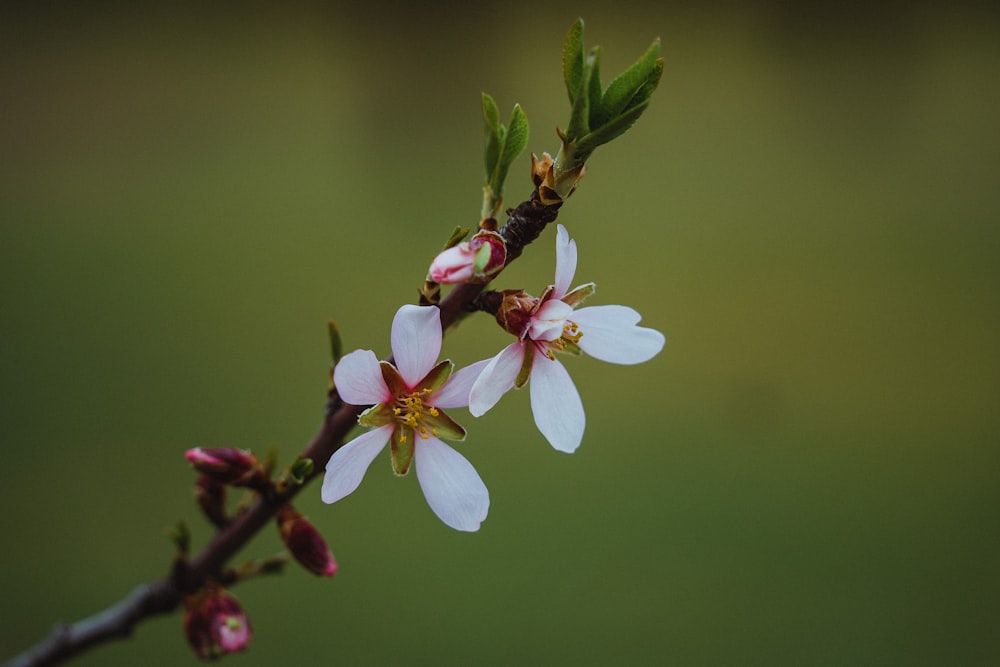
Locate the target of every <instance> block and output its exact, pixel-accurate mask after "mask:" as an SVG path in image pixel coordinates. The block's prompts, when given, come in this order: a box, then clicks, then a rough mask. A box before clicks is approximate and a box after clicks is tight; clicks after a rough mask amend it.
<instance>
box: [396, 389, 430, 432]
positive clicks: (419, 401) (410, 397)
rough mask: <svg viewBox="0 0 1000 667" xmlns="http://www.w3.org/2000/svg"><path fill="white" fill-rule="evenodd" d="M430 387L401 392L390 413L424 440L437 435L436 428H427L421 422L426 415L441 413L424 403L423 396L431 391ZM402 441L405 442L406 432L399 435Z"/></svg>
mask: <svg viewBox="0 0 1000 667" xmlns="http://www.w3.org/2000/svg"><path fill="white" fill-rule="evenodd" d="M431 391H433V390H431V389H421V390H419V391H415V392H413V393H410V394H403V395H402V396H397V397H396V407H394V408H393V409H392V414H394V415H396V421H398V422H399V423H400V424H402V425H403V426H408V427H409V428H412V429H413V432H414V433H416V434H417V435H419V436H420V437H421V438H423V439H424V440H426V439H427V438H429V437H431V436H432V435H435V436H436V435H437V429H435V428H433V427H432V428H427V426H425V425H424V424H423V421H424V419H426V417H427V416H431V417H437V416H438V415H439V414H441V413H440V412H439V411H438V409H437V408H435V407H434V406H433V405H426V404H425V403H424V397H425V396H426V395H427V394H429V393H431ZM399 439H400V440H401V441H402V442H406V433H405V432H404V433H402V434H401V435H400V437H399Z"/></svg>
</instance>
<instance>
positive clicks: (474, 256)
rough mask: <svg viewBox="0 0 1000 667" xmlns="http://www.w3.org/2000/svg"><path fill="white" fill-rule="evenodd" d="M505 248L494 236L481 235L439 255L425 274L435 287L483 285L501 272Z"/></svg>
mask: <svg viewBox="0 0 1000 667" xmlns="http://www.w3.org/2000/svg"><path fill="white" fill-rule="evenodd" d="M506 259H507V248H506V246H505V245H504V242H503V239H501V238H500V235H499V234H497V233H496V232H490V231H481V232H479V233H478V234H476V235H475V236H473V237H472V238H471V239H469V240H468V241H466V242H464V243H459V244H458V245H456V246H453V247H451V248H448V249H447V250H443V251H441V252H440V253H439V254H438V256H437V257H435V258H434V261H433V262H431V268H430V269H429V271H428V273H429V275H430V277H431V280H433V281H434V282H436V283H441V284H442V285H451V284H454V283H464V282H467V281H470V280H474V281H475V282H482V283H486V282H489V280H490V278H491V277H492V276H494V275H496V273H497V272H499V271H500V269H502V268H503V266H504V262H505V261H506Z"/></svg>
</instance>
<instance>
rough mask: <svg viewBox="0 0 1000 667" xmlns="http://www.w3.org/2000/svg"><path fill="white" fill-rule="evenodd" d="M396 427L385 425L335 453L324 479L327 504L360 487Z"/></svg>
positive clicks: (323, 495) (323, 492)
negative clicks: (369, 467)
mask: <svg viewBox="0 0 1000 667" xmlns="http://www.w3.org/2000/svg"><path fill="white" fill-rule="evenodd" d="M395 428H396V425H395V424H386V425H385V426H380V427H379V428H377V429H375V430H374V431H368V432H367V433H362V434H361V435H359V436H358V437H356V438H355V439H354V440H351V441H350V442H349V443H347V444H346V445H344V446H343V447H341V448H340V449H338V450H337V451H335V452H334V453H333V456H331V457H330V460H329V461H328V462H327V464H326V476H325V477H324V478H323V490H322V493H321V495H322V498H323V502H324V503H335V502H337V501H338V500H340V499H341V498H343V497H344V496H346V495H349V494H351V493H353V492H354V490H355V489H356V488H358V485H359V484H361V480H362V479H364V477H365V472H367V471H368V466H370V465H371V463H372V461H374V460H375V457H376V456H378V453H379V452H381V451H382V449H383V448H384V447H385V443H387V442H389V437H390V436H391V435H392V432H393V430H394V429H395Z"/></svg>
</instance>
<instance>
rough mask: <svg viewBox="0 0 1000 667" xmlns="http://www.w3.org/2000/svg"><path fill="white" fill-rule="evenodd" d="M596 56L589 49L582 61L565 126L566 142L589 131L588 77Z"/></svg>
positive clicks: (592, 70)
mask: <svg viewBox="0 0 1000 667" xmlns="http://www.w3.org/2000/svg"><path fill="white" fill-rule="evenodd" d="M597 57H599V56H598V55H595V53H594V51H591V52H590V53H589V54H587V58H586V60H585V61H584V63H583V74H582V76H581V77H580V80H579V89H578V90H577V95H576V101H574V102H573V109H572V110H571V111H570V116H569V126H568V127H567V128H566V141H568V142H572V141H573V140H575V139H577V138H579V137H582V136H583V135H585V134H587V132H589V131H590V94H589V92H590V77H591V76H592V75H593V73H594V60H595V58H597ZM598 85H600V84H598Z"/></svg>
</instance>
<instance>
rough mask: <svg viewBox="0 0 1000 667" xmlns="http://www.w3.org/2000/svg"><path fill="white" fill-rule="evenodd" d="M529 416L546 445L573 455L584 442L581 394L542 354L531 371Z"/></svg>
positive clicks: (563, 372) (565, 375) (563, 368)
mask: <svg viewBox="0 0 1000 667" xmlns="http://www.w3.org/2000/svg"><path fill="white" fill-rule="evenodd" d="M530 388H531V412H532V414H533V415H534V416H535V425H536V426H538V430H539V431H541V432H542V435H544V436H545V439H546V440H548V441H549V444H550V445H552V446H553V447H555V448H556V449H558V450H559V451H560V452H566V453H568V454H572V453H573V452H574V451H576V448H577V447H579V446H580V441H581V440H583V430H584V428H585V426H586V423H587V418H586V415H584V413H583V403H582V402H581V401H580V394H578V393H577V391H576V386H575V385H574V384H573V380H572V379H571V378H570V376H569V373H568V372H566V368H565V367H564V366H563V365H562V364H561V363H559V362H558V361H555V360H553V359H549V358H548V357H546V356H545V355H544V354H536V355H535V363H534V365H533V366H532V367H531V384H530Z"/></svg>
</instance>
